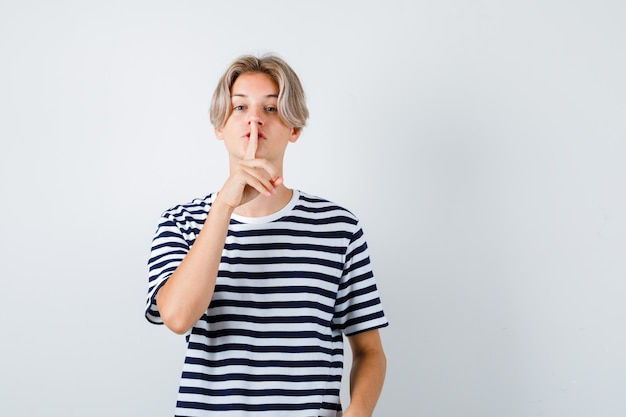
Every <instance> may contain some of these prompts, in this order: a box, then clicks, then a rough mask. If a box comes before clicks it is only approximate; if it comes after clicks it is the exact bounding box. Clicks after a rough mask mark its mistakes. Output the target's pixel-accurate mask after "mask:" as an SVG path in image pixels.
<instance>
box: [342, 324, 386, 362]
mask: <svg viewBox="0 0 626 417" xmlns="http://www.w3.org/2000/svg"><path fill="white" fill-rule="evenodd" d="M348 341H349V342H350V348H351V349H352V356H353V357H355V358H356V357H359V356H361V355H365V354H368V353H376V354H384V350H383V343H382V340H381V338H380V332H379V331H378V329H373V330H367V331H364V332H360V333H356V334H354V335H352V336H348Z"/></svg>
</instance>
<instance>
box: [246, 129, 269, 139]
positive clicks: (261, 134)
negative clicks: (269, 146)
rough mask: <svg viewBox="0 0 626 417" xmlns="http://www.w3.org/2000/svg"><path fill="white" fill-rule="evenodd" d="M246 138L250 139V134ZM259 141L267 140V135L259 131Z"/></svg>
mask: <svg viewBox="0 0 626 417" xmlns="http://www.w3.org/2000/svg"><path fill="white" fill-rule="evenodd" d="M244 136H245V138H246V139H250V132H247V133H246V134H245V135H244ZM258 139H259V140H261V139H265V135H264V134H263V132H261V131H259V133H258Z"/></svg>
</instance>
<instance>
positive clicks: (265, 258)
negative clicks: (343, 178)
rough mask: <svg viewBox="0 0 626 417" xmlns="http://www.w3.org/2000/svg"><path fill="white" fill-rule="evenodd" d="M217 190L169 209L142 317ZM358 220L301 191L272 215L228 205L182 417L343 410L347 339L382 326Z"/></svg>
mask: <svg viewBox="0 0 626 417" xmlns="http://www.w3.org/2000/svg"><path fill="white" fill-rule="evenodd" d="M215 196H216V194H210V195H209V196H207V197H205V198H203V199H196V200H193V201H192V202H190V203H188V204H184V205H179V206H175V207H173V208H171V209H169V210H167V211H166V212H164V214H163V215H162V217H161V219H160V222H159V225H158V228H157V231H156V234H155V236H154V240H153V242H152V250H151V254H150V260H149V262H148V264H149V289H148V300H147V306H146V313H145V314H146V318H147V319H148V320H149V321H150V322H152V323H156V324H162V323H163V322H162V320H161V317H160V315H159V310H158V307H157V305H156V301H155V300H156V293H157V291H158V289H159V288H160V287H161V285H163V283H164V282H165V281H166V280H167V278H168V277H169V276H170V275H171V274H172V273H173V272H174V270H175V269H176V267H177V266H178V265H179V264H180V262H181V261H182V259H183V258H184V256H185V255H186V254H187V252H188V251H189V248H190V247H191V246H192V245H193V243H194V240H195V238H196V236H197V235H198V233H199V232H200V229H201V227H202V225H203V224H204V221H205V219H206V217H207V213H208V211H209V210H210V208H211V205H212V203H213V200H214V198H215ZM387 324H388V323H387V319H386V317H385V315H384V313H383V309H382V305H381V303H380V299H379V295H378V290H377V288H376V283H375V281H374V276H373V274H372V268H371V264H370V259H369V256H368V250H367V244H366V241H365V238H364V235H363V231H362V229H361V227H360V224H359V221H358V219H357V218H356V217H355V216H354V215H353V214H352V213H351V212H349V211H348V210H346V209H344V208H342V207H339V206H337V205H336V204H334V203H332V202H330V201H327V200H325V199H322V198H319V197H315V196H312V195H309V194H305V193H303V192H300V191H297V190H294V191H293V197H292V198H291V200H290V202H289V203H288V204H287V205H286V206H285V207H284V208H283V209H282V210H280V211H279V212H277V213H274V214H272V215H269V216H265V217H255V218H249V217H242V216H239V215H236V214H233V215H232V217H231V221H230V226H229V230H228V236H227V238H226V242H225V245H224V251H223V253H222V258H221V263H220V267H219V273H218V277H217V282H216V285H215V292H214V295H213V299H212V300H211V303H210V305H209V308H208V309H207V311H206V313H205V314H204V315H203V316H202V318H201V319H200V320H199V321H198V322H197V323H196V324H195V325H194V326H193V328H192V329H191V330H190V331H189V333H188V334H187V336H186V338H187V354H186V357H185V363H184V365H183V371H182V376H181V381H180V388H179V393H178V401H177V404H176V415H177V416H220V417H243V416H264V417H281V416H285V417H286V416H288V417H321V416H333V417H336V416H340V415H341V404H340V396H339V390H340V388H341V377H342V370H343V338H342V334H345V335H347V336H350V335H353V334H356V333H359V332H363V331H366V330H371V329H377V328H381V327H385V326H387Z"/></svg>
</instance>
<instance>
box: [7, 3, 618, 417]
mask: <svg viewBox="0 0 626 417" xmlns="http://www.w3.org/2000/svg"><path fill="white" fill-rule="evenodd" d="M624 22H626V3H624V2H623V1H622V0H595V1H594V0H572V1H564V0H563V1H558V0H542V1H539V0H526V1H496V0H477V1H471V2H470V1H464V0H442V1H420V0H418V1H415V0H406V1H400V0H385V1H365V0H350V1H287V0H284V1H266V2H253V1H249V0H244V1H238V2H228V1H219V2H218V1H164V0H146V1H140V0H126V1H117V0H116V1H106V2H105V1H97V2H96V1H65V0H60V1H43V0H41V1H29V0H19V1H18V0H15V1H7V0H1V1H0V59H1V65H0V120H1V121H0V138H1V147H0V172H1V179H0V181H1V183H0V186H1V188H0V196H1V198H2V200H1V202H2V204H1V205H0V218H1V219H2V220H1V221H0V272H1V277H0V280H1V281H0V283H1V285H0V318H1V319H2V325H1V326H2V327H1V333H0V334H1V336H0V337H1V340H2V342H1V344H0V349H1V350H0V352H1V353H0V415H1V416H7V417H8V416H11V417H20V416H25V417H39V416H42V417H43V416H45V417H61V416H63V417H73V416H80V417H84V416H89V417H104V416H106V417H110V416H116V417H125V416H133V417H135V416H150V417H166V416H171V415H172V414H173V408H174V402H175V397H176V390H177V384H178V378H179V373H180V369H181V366H182V360H183V355H184V340H183V338H182V337H181V336H177V335H175V334H173V333H172V332H170V331H168V330H167V329H166V328H165V327H163V326H154V325H151V324H149V323H148V322H147V321H146V320H145V319H144V304H145V297H146V291H147V266H146V262H147V258H148V253H149V247H150V242H151V239H152V235H153V233H154V231H155V228H156V223H157V221H158V218H159V215H160V214H161V212H162V211H163V210H165V209H166V208H168V207H170V206H171V205H173V204H177V203H182V202H186V201H189V200H191V199H192V198H195V197H200V196H204V195H206V194H207V193H209V192H211V191H215V190H217V189H219V188H220V187H221V185H222V184H223V181H224V180H225V179H226V170H227V165H226V151H225V150H224V148H223V144H222V143H221V142H219V141H217V140H216V139H215V136H214V134H213V128H212V126H211V125H210V122H209V118H208V106H209V100H210V97H211V94H212V92H213V88H214V86H215V83H216V81H217V79H218V78H219V76H220V75H221V74H222V72H223V71H224V69H225V68H226V67H227V65H228V64H229V63H230V62H231V61H232V60H233V59H234V58H235V57H237V56H239V55H241V54H246V53H253V54H259V53H265V52H274V53H277V54H279V55H280V56H282V57H283V58H285V59H286V60H287V61H288V62H289V63H290V64H291V65H292V66H293V68H294V69H295V70H296V72H297V73H298V74H299V75H300V77H301V79H302V82H303V84H304V87H305V90H306V92H307V95H308V104H309V107H310V110H311V118H310V121H309V125H308V126H307V128H306V129H305V130H304V132H303V134H302V136H301V138H300V140H299V141H298V142H297V143H296V144H293V145H290V147H289V149H288V151H287V163H286V171H285V179H286V183H287V185H288V186H291V187H295V188H299V189H301V190H303V191H306V192H309V193H312V194H317V195H321V196H323V197H326V198H328V199H331V200H333V201H335V202H337V203H339V204H342V205H344V206H346V207H348V208H349V209H350V210H351V211H353V212H354V213H355V214H356V215H357V216H358V217H359V218H360V219H361V221H362V222H363V225H364V227H365V233H366V236H367V238H368V242H369V246H370V249H371V257H372V261H373V263H374V268H375V272H376V276H377V280H378V285H379V289H380V293H381V297H382V301H383V304H384V306H385V310H386V313H387V315H388V318H389V321H390V322H391V326H390V327H388V328H386V329H384V330H383V331H382V336H383V341H384V345H385V349H386V352H387V356H388V361H389V365H388V373H387V380H386V385H385V388H384V391H383V394H382V396H381V398H380V402H379V404H378V407H377V409H376V412H375V415H376V416H383V417H385V416H420V417H421V416H425V417H530V416H545V417H555V416H563V417H577V416H580V417H583V416H585V417H586V416H602V417H618V416H619V417H623V416H624V415H626V303H625V302H624V299H625V292H626V281H625V278H626V277H625V275H626V214H625V213H626V193H625V191H626V181H625V180H626V81H625V80H626V77H625V76H624V74H626V58H625V57H626V52H625V51H626V25H625V24H624ZM343 397H344V398H345V399H346V401H347V398H348V397H347V394H346V393H344V394H343Z"/></svg>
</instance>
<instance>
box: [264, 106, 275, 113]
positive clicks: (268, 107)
mask: <svg viewBox="0 0 626 417" xmlns="http://www.w3.org/2000/svg"><path fill="white" fill-rule="evenodd" d="M265 111H269V112H275V111H278V108H276V107H274V106H267V107H266V108H265Z"/></svg>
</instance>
